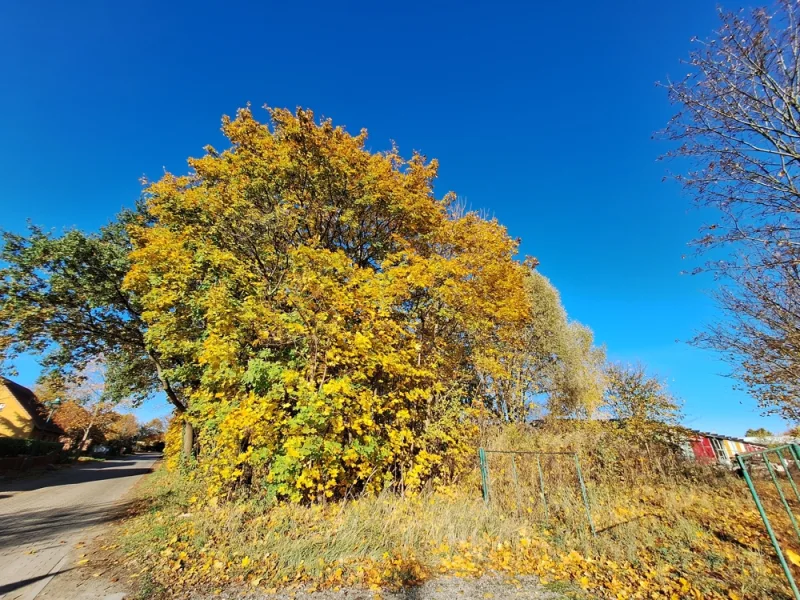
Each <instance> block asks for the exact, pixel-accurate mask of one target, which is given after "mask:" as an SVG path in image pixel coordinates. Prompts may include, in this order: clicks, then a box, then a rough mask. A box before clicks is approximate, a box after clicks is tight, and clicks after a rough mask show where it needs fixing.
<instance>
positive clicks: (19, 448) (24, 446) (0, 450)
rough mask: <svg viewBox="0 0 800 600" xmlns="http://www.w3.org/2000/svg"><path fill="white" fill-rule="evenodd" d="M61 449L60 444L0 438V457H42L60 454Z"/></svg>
mask: <svg viewBox="0 0 800 600" xmlns="http://www.w3.org/2000/svg"><path fill="white" fill-rule="evenodd" d="M63 449H64V447H63V445H62V444H61V443H60V442H45V441H43V440H26V439H20V438H0V456H44V455H45V454H51V453H53V452H62V451H63Z"/></svg>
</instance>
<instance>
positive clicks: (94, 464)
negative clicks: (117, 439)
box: [0, 454, 161, 499]
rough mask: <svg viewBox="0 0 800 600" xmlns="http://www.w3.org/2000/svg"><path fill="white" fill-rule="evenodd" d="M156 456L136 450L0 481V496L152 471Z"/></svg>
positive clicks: (158, 456)
mask: <svg viewBox="0 0 800 600" xmlns="http://www.w3.org/2000/svg"><path fill="white" fill-rule="evenodd" d="M159 458H161V455H160V454H137V455H134V457H131V458H110V459H108V460H105V461H102V462H100V461H91V462H84V463H77V464H75V465H73V466H72V467H71V468H69V469H63V470H60V471H54V472H45V473H41V474H36V475H34V476H32V477H24V478H21V479H17V480H12V481H11V482H9V483H0V499H2V498H4V497H7V495H6V494H3V493H2V492H30V491H32V490H39V489H42V488H46V487H54V486H59V485H72V484H75V483H85V482H87V481H101V480H103V479H117V478H118V477H131V476H133V475H144V474H145V473H149V472H150V471H152V469H153V465H154V464H155V462H156V461H157V460H158V459H159ZM142 463H144V464H142ZM137 464H138V465H141V466H138V467H133V468H131V465H137Z"/></svg>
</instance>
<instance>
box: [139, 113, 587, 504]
mask: <svg viewBox="0 0 800 600" xmlns="http://www.w3.org/2000/svg"><path fill="white" fill-rule="evenodd" d="M270 116H271V123H270V124H267V125H265V124H262V123H259V122H258V121H256V120H255V119H254V117H253V115H252V113H251V112H250V110H242V111H240V112H239V114H238V115H237V117H236V118H235V119H232V120H231V119H226V120H225V121H224V123H223V131H224V133H225V134H226V136H227V137H228V139H229V140H230V142H231V148H230V149H228V150H225V151H224V152H218V151H216V150H215V149H213V148H207V154H206V155H205V156H203V157H202V158H199V159H192V160H191V161H190V165H191V167H192V169H193V172H192V173H191V174H190V175H187V176H180V177H176V176H173V175H170V174H168V175H166V176H165V177H164V178H163V179H162V180H160V181H158V182H155V183H153V184H151V185H150V186H149V187H148V188H147V194H146V195H147V202H146V207H145V212H146V215H147V217H146V218H145V219H143V220H142V221H141V222H140V223H139V224H138V225H137V226H134V227H132V228H131V236H132V239H133V242H134V250H133V252H132V254H131V259H132V267H131V270H130V272H129V274H128V276H127V278H126V286H127V287H128V289H130V290H132V291H134V292H135V293H136V294H137V296H138V297H139V298H140V299H141V304H142V306H143V315H142V316H143V319H144V320H145V321H146V323H147V327H148V330H147V342H148V344H149V345H150V346H151V348H152V349H153V351H154V352H156V353H158V355H159V356H161V357H163V359H164V362H165V363H166V364H170V365H176V366H175V367H174V368H172V369H170V371H169V373H168V376H169V378H170V380H171V381H175V382H177V384H178V385H180V386H181V389H182V391H183V392H184V395H185V396H186V397H187V398H189V405H190V406H189V412H188V415H187V418H188V419H190V420H191V421H192V423H193V424H194V427H195V430H196V431H197V432H198V434H199V448H200V451H199V454H198V457H197V458H198V464H199V465H200V467H201V469H202V472H203V473H204V474H205V477H206V480H207V481H208V484H209V493H210V494H212V495H215V494H219V493H222V492H225V491H230V490H233V489H237V488H241V486H242V485H246V486H249V485H257V486H259V487H263V488H266V489H268V490H269V492H270V493H274V494H276V495H277V496H279V497H283V498H289V499H292V500H314V499H322V498H331V497H337V498H339V497H344V496H346V495H347V494H348V493H350V494H352V493H358V492H360V491H362V490H375V491H377V490H381V489H384V488H385V487H387V486H390V487H395V488H397V489H404V490H406V491H410V490H414V489H417V488H419V487H420V486H421V485H422V484H423V483H424V482H426V481H430V480H434V481H440V482H441V481H448V480H450V479H452V478H453V477H454V476H456V475H457V474H458V473H459V472H461V471H462V470H463V467H464V465H465V464H467V463H468V462H469V461H471V460H472V457H473V452H474V447H475V444H476V435H477V432H478V426H479V424H480V423H481V422H483V421H484V420H486V419H487V418H489V417H491V416H493V415H494V416H502V417H504V418H510V419H512V420H524V419H525V418H527V417H528V416H529V413H530V410H531V406H533V405H532V400H533V399H534V398H537V397H538V396H539V395H540V394H541V393H542V392H543V391H547V392H548V393H549V394H550V398H552V399H553V400H554V401H555V400H558V405H555V404H554V405H553V406H552V407H551V409H554V410H559V409H561V408H563V409H564V410H567V411H580V410H582V409H584V408H586V407H591V406H592V405H594V404H596V402H597V399H598V397H599V389H600V380H599V376H598V371H597V362H598V360H597V359H598V358H599V355H598V354H596V353H595V351H594V350H593V349H592V346H591V334H590V333H588V331H587V330H585V329H584V328H581V327H579V326H577V325H575V324H570V323H568V322H567V319H566V315H565V313H564V311H563V309H562V308H561V306H560V303H559V301H558V296H557V294H555V292H554V291H553V290H552V287H551V286H550V285H549V284H548V283H547V282H546V280H544V279H543V278H542V277H541V276H540V275H539V274H538V273H536V271H535V269H534V264H535V261H527V262H520V261H519V260H517V258H516V253H517V248H518V244H517V242H516V241H515V240H513V239H512V238H511V237H510V236H509V235H508V233H507V232H506V230H505V228H504V227H503V226H501V225H500V224H499V223H497V222H496V221H495V220H486V219H484V218H481V217H480V216H479V215H477V214H475V213H469V212H464V211H462V210H460V209H459V208H458V206H457V205H456V204H454V201H453V196H452V195H451V194H448V195H445V196H444V197H441V198H437V197H436V196H435V195H434V191H433V183H434V179H435V177H436V173H437V164H436V162H435V161H426V159H425V158H424V157H422V156H421V155H419V154H414V155H413V156H412V157H411V158H410V159H408V160H406V159H403V158H402V157H401V156H400V154H399V153H398V151H397V149H396V148H393V149H392V150H390V151H388V152H383V153H373V152H370V151H368V150H367V149H366V148H365V145H364V143H365V138H366V134H365V133H364V132H362V133H361V134H359V135H357V136H351V135H350V134H348V133H347V132H346V131H345V130H344V129H342V128H339V127H334V126H333V125H332V124H331V122H330V121H322V122H317V121H315V119H314V115H313V113H311V112H310V111H304V110H298V111H297V113H291V112H289V111H286V110H272V111H271V112H270ZM177 441H178V440H177V438H175V439H173V442H177ZM176 451H177V445H176V444H168V453H171V454H173V455H174V453H175V452H176Z"/></svg>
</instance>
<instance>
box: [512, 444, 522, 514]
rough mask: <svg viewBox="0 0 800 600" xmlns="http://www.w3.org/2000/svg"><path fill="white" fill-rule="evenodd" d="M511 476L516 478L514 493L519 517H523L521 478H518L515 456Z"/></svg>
mask: <svg viewBox="0 0 800 600" xmlns="http://www.w3.org/2000/svg"><path fill="white" fill-rule="evenodd" d="M511 474H512V476H513V477H514V491H515V492H516V494H517V516H521V515H522V496H521V491H520V489H519V477H518V476H517V461H516V459H515V458H514V455H513V454H512V455H511Z"/></svg>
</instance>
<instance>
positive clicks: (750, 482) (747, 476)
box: [736, 456, 800, 600]
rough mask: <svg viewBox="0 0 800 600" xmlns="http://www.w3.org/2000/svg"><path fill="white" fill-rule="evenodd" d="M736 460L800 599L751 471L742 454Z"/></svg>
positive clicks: (787, 575) (799, 591)
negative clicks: (749, 471) (748, 469)
mask: <svg viewBox="0 0 800 600" xmlns="http://www.w3.org/2000/svg"><path fill="white" fill-rule="evenodd" d="M736 460H737V461H738V462H739V467H740V468H741V469H742V475H744V480H745V482H747V487H748V488H750V494H751V495H752V496H753V500H755V503H756V508H758V512H759V514H760V515H761V520H762V521H764V526H765V527H766V528H767V533H768V534H769V539H770V541H772V547H773V548H775V554H777V555H778V560H779V561H780V563H781V567H783V572H784V574H785V575H786V579H787V581H788V582H789V585H790V586H791V588H792V593H793V594H794V597H795V600H800V590H798V589H797V584H796V583H795V582H794V577H792V572H791V571H790V570H789V565H788V564H786V559H785V558H784V557H783V552H781V546H780V544H779V543H778V538H776V537H775V532H774V531H772V525H770V524H769V519H768V518H767V513H766V511H765V510H764V507H763V506H762V505H761V499H760V498H759V497H758V492H756V487H755V486H754V485H753V480H752V479H750V473H748V472H747V467H746V466H745V464H744V460H742V457H741V456H737V457H736ZM767 463H769V461H767Z"/></svg>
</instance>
